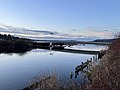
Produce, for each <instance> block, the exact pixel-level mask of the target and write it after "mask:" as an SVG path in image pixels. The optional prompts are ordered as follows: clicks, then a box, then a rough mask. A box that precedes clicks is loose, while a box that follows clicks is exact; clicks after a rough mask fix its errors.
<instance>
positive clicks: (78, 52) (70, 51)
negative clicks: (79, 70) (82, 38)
mask: <svg viewBox="0 0 120 90" xmlns="http://www.w3.org/2000/svg"><path fill="white" fill-rule="evenodd" d="M52 50H53V51H60V52H67V53H76V54H92V55H96V54H99V51H89V50H73V49H52Z"/></svg>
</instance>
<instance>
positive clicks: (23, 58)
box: [0, 49, 92, 90]
mask: <svg viewBox="0 0 120 90" xmlns="http://www.w3.org/2000/svg"><path fill="white" fill-rule="evenodd" d="M22 53H23V52H22ZM90 57H92V55H89V54H75V53H65V52H58V51H52V50H44V49H35V50H31V51H29V52H27V53H26V52H24V53H23V54H18V53H17V54H15V53H9V54H0V58H1V59H0V90H21V89H22V88H24V87H25V86H27V84H28V83H29V82H28V81H29V80H31V79H33V77H34V76H36V75H38V74H39V73H51V72H53V71H55V72H57V73H59V77H61V78H62V80H63V79H64V80H65V79H66V80H67V79H70V78H69V74H70V72H71V71H74V67H76V65H79V63H81V62H85V61H86V60H87V59H88V58H90ZM78 78H80V79H81V78H82V76H81V77H78Z"/></svg>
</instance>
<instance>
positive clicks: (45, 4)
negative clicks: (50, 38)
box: [0, 0, 120, 31]
mask: <svg viewBox="0 0 120 90" xmlns="http://www.w3.org/2000/svg"><path fill="white" fill-rule="evenodd" d="M0 22H1V23H4V24H8V25H15V26H21V27H29V28H39V29H50V30H61V31H68V30H72V29H78V30H82V29H83V30H84V29H86V28H90V27H93V28H94V27H111V26H119V25H120V0H0Z"/></svg>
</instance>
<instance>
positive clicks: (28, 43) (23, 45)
mask: <svg viewBox="0 0 120 90" xmlns="http://www.w3.org/2000/svg"><path fill="white" fill-rule="evenodd" d="M32 45H33V42H32V40H30V39H26V38H19V37H14V36H12V35H10V34H8V35H6V34H0V53H10V52H12V53H16V52H25V51H28V50H30V49H32Z"/></svg>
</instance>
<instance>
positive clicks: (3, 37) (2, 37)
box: [0, 34, 30, 40]
mask: <svg viewBox="0 0 120 90" xmlns="http://www.w3.org/2000/svg"><path fill="white" fill-rule="evenodd" d="M0 40H30V39H27V38H19V37H15V36H13V35H10V34H8V35H7V34H0Z"/></svg>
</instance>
